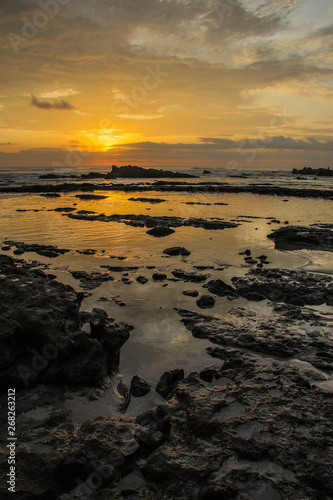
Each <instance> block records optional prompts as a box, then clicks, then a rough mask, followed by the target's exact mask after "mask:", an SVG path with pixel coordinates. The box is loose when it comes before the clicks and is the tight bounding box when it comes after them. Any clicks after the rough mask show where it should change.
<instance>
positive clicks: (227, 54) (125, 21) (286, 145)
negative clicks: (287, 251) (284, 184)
mask: <svg viewBox="0 0 333 500" xmlns="http://www.w3.org/2000/svg"><path fill="white" fill-rule="evenodd" d="M332 53H333V2H332V0H316V1H315V2H314V1H313V0H11V1H9V0H0V65H1V67H0V167H2V168H14V167H31V168H33V167H50V168H58V167H66V168H67V169H75V168H77V167H83V166H92V167H97V166H101V167H103V168H104V167H108V166H111V165H112V164H116V165H123V164H137V165H141V166H146V167H166V166H168V167H178V168H180V167H186V168H187V167H192V166H196V167H201V166H202V167H225V168H232V169H243V170H244V169H261V168H268V169H280V168H288V169H290V168H303V167H304V166H310V167H314V168H318V167H332V168H333V161H332V160H333V156H332V153H333V121H332V118H333V107H332V103H333V78H332V75H333V65H332Z"/></svg>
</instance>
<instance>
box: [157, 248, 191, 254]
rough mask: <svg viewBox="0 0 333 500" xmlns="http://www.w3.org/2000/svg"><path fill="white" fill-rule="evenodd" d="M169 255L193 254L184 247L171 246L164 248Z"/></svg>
mask: <svg viewBox="0 0 333 500" xmlns="http://www.w3.org/2000/svg"><path fill="white" fill-rule="evenodd" d="M163 253H166V254H167V255H184V256H185V255H191V252H190V251H189V250H187V249H186V248H184V247H170V248H166V249H165V250H163Z"/></svg>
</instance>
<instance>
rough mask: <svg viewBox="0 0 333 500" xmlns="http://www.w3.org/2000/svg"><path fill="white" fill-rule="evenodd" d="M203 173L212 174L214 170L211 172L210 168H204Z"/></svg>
mask: <svg viewBox="0 0 333 500" xmlns="http://www.w3.org/2000/svg"><path fill="white" fill-rule="evenodd" d="M202 173H203V174H204V175H208V174H212V173H213V172H211V171H210V170H204V171H203V172H202Z"/></svg>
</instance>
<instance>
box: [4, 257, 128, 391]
mask: <svg viewBox="0 0 333 500" xmlns="http://www.w3.org/2000/svg"><path fill="white" fill-rule="evenodd" d="M0 271H1V276H0V282H1V283H0V316H1V325H2V328H1V334H0V344H1V345H2V347H3V350H2V354H1V356H2V361H3V363H2V365H1V372H0V387H1V390H4V389H6V387H8V386H14V387H16V389H17V390H19V389H20V388H23V387H24V386H31V385H34V384H36V383H37V382H47V383H60V384H61V383H64V384H68V385H73V386H82V385H98V384H100V383H101V382H102V380H103V379H104V377H105V376H106V375H107V374H108V373H111V372H113V371H117V370H118V360H119V349H120V347H121V345H122V344H123V343H124V341H125V340H126V339H127V338H128V335H129V333H128V332H129V327H128V326H126V325H116V324H112V321H113V320H110V319H109V318H108V316H107V314H106V313H104V319H103V322H104V323H103V325H104V326H103V328H104V330H105V335H104V336H103V335H102V334H98V335H97V334H96V331H95V330H94V332H92V335H88V334H86V333H84V332H83V331H82V330H81V319H80V315H79V308H80V303H81V301H82V298H83V297H82V294H77V293H76V292H75V291H74V290H73V288H71V287H70V286H67V285H62V284H61V283H58V282H57V281H55V280H52V279H49V278H48V277H47V275H45V274H44V273H43V272H42V271H40V270H31V271H26V270H24V269H22V268H19V267H17V266H16V265H15V264H14V262H13V260H12V259H10V258H8V257H7V258H6V259H5V258H4V256H1V259H0ZM99 321H100V320H99ZM94 328H95V327H94ZM94 328H92V330H93V329H94ZM96 328H97V327H96ZM104 330H103V331H104ZM111 367H112V370H111Z"/></svg>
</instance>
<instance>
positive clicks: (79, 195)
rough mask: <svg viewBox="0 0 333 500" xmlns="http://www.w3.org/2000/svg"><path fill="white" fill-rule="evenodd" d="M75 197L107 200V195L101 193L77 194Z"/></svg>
mask: <svg viewBox="0 0 333 500" xmlns="http://www.w3.org/2000/svg"><path fill="white" fill-rule="evenodd" d="M75 198H79V199H80V200H105V199H106V198H107V196H103V195H100V194H76V195H75Z"/></svg>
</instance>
